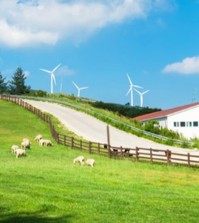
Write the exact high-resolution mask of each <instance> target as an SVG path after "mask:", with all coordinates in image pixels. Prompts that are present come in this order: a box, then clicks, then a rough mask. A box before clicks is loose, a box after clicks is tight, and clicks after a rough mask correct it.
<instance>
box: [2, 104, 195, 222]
mask: <svg viewBox="0 0 199 223" xmlns="http://www.w3.org/2000/svg"><path fill="white" fill-rule="evenodd" d="M0 123H1V125H0V133H1V134H0V142H1V147H0V150H1V156H0V181H1V184H0V210H1V212H0V222H2V223H8V222H10V223H11V222H15V223H18V222H20V223H21V222H30V223H33V222H39V223H40V222H41V223H47V222H48V223H49V222H50V223H55V222H56V223H57V222H58V223H59V222H60V223H61V222H74V223H77V222H78V223H80V222H81V223H82V222H85V223H87V222H88V223H89V222H92V223H93V222H97V223H98V222H107V223H109V222H113V221H114V222H118V223H119V222H136V223H141V222H153V223H154V222H164V223H165V222H169V223H171V222H187V223H190V222H197V221H198V205H199V199H198V198H199V192H198V190H197V188H198V186H199V174H198V169H192V168H187V167H175V166H162V165H152V164H146V163H132V162H130V161H128V160H115V159H113V160H112V159H109V158H107V157H100V156H97V155H92V154H90V155H89V154H88V153H83V152H80V151H75V150H71V149H70V148H67V147H64V146H60V145H57V144H56V143H55V142H54V141H53V143H54V146H53V147H52V148H46V147H45V148H43V147H42V148H41V147H40V146H39V145H38V144H37V143H36V142H35V141H33V138H34V136H35V135H36V134H38V133H42V134H43V135H44V136H45V138H49V139H51V140H53V139H52V138H51V136H50V132H49V129H48V126H47V124H45V123H43V122H42V121H41V120H40V119H38V118H37V117H36V116H34V115H33V114H31V113H29V112H28V111H26V110H25V109H23V108H21V107H19V106H17V105H15V104H12V103H9V102H4V101H1V100H0ZM24 137H29V138H30V139H31V140H32V146H31V149H30V150H27V154H28V156H27V157H21V158H18V159H16V158H15V156H14V154H12V153H11V151H10V147H11V145H12V144H15V143H16V144H20V142H21V140H22V138H24ZM79 154H82V155H84V156H85V157H92V158H94V159H95V160H96V165H95V166H94V168H90V167H88V166H85V165H84V166H79V165H78V164H77V165H76V164H73V162H72V161H73V159H74V157H76V156H77V155H79ZM187 176H188V177H187Z"/></svg>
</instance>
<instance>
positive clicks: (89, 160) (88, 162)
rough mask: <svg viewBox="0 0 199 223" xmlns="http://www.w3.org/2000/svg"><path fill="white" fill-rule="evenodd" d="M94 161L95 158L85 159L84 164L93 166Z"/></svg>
mask: <svg viewBox="0 0 199 223" xmlns="http://www.w3.org/2000/svg"><path fill="white" fill-rule="evenodd" d="M94 163H95V160H94V159H87V160H86V164H87V165H88V166H91V167H93V165H94Z"/></svg>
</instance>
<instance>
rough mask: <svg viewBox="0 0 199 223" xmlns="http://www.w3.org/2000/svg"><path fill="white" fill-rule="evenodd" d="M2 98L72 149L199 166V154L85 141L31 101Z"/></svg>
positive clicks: (156, 161)
mask: <svg viewBox="0 0 199 223" xmlns="http://www.w3.org/2000/svg"><path fill="white" fill-rule="evenodd" d="M0 99H2V100H6V101H10V102H13V103H15V104H18V105H20V106H22V107H24V108H25V109H26V110H28V111H30V112H32V113H34V114H35V115H37V116H38V117H39V118H41V119H42V120H43V121H45V122H46V123H48V125H49V128H50V132H51V135H52V137H53V138H54V140H55V141H56V142H57V143H58V144H62V145H64V146H67V147H70V148H71V149H78V150H80V151H86V152H89V153H90V154H98V155H102V156H108V157H110V158H119V159H126V158H127V159H129V160H132V161H146V162H151V163H163V164H167V165H171V164H180V165H186V166H189V167H199V155H193V154H190V153H176V152H172V151H170V150H158V149H152V148H140V147H136V148H123V147H121V146H120V147H113V146H111V145H107V144H104V143H99V142H90V141H83V140H81V139H76V138H75V137H70V136H67V135H63V134H59V133H58V132H57V131H56V129H55V127H54V125H53V123H52V120H51V117H50V116H49V115H48V114H46V113H44V112H42V111H41V110H40V109H38V108H35V107H34V106H32V105H30V104H29V103H27V102H25V101H23V100H22V99H21V98H18V97H15V96H10V95H0Z"/></svg>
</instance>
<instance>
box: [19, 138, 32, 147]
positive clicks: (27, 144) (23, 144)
mask: <svg viewBox="0 0 199 223" xmlns="http://www.w3.org/2000/svg"><path fill="white" fill-rule="evenodd" d="M30 145H31V142H30V140H29V139H27V138H24V139H23V141H22V143H21V148H22V149H26V148H27V149H30Z"/></svg>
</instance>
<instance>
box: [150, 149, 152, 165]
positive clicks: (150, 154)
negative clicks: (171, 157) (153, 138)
mask: <svg viewBox="0 0 199 223" xmlns="http://www.w3.org/2000/svg"><path fill="white" fill-rule="evenodd" d="M150 160H151V163H153V151H152V148H150Z"/></svg>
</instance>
